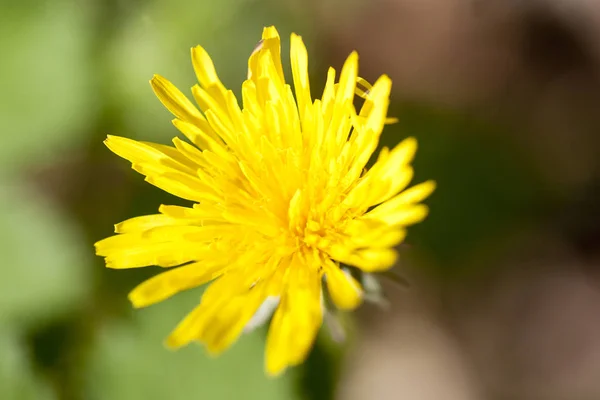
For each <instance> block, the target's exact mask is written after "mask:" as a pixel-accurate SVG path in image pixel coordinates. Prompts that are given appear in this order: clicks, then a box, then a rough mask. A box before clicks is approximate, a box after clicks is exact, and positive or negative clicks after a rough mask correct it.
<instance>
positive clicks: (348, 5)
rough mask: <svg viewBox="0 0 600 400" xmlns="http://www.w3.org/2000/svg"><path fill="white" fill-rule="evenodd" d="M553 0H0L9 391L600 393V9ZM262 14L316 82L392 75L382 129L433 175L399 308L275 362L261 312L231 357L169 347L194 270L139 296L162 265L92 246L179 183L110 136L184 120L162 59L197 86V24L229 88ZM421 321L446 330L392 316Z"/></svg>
mask: <svg viewBox="0 0 600 400" xmlns="http://www.w3.org/2000/svg"><path fill="white" fill-rule="evenodd" d="M517 3H518V4H517ZM557 3H559V2H558V1H556V2H554V1H550V0H548V1H537V2H512V1H508V2H503V1H499V0H498V1H494V0H490V1H467V0H464V1H463V0H452V1H442V0H439V1H438V0H428V1H423V2H422V3H419V2H412V1H408V0H374V1H366V0H353V1H351V2H343V1H341V0H340V1H338V0H330V1H327V0H326V1H323V2H319V1H301V0H283V1H281V0H279V1H277V0H221V1H208V0H195V1H191V0H171V1H167V0H55V1H43V0H25V1H20V2H17V1H11V0H2V1H1V2H0V49H1V50H2V57H1V58H0V60H1V61H0V124H1V125H0V126H1V127H2V130H1V132H0V239H1V240H0V254H1V255H2V262H1V265H0V399H24V400H25V399H56V400H58V399H60V400H63V399H65V400H66V399H73V400H75V399H97V400H105V399H110V400H120V399H123V400H136V399H144V400H149V399H167V398H169V399H200V398H201V399H211V400H212V399H261V400H263V399H264V400H266V399H323V400H325V399H333V398H344V399H361V398H367V397H373V398H377V399H380V398H381V399H386V398H390V399H392V398H406V399H417V400H420V399H442V398H443V399H454V398H456V399H461V400H463V399H471V398H473V399H521V398H522V399H531V398H536V399H546V398H547V399H565V400H578V399H581V400H586V399H590V400H593V399H597V398H600V386H599V384H598V383H597V382H596V380H597V379H595V377H597V376H598V373H600V339H598V338H600V319H599V317H598V315H600V312H598V306H599V305H600V294H598V290H597V289H598V265H599V263H600V257H599V256H600V243H599V238H600V234H599V229H598V221H599V220H600V218H599V217H600V212H599V204H600V203H599V201H598V200H600V189H598V188H599V187H600V179H599V174H598V172H599V171H600V163H599V162H598V157H597V156H598V155H600V152H599V151H598V150H599V148H600V146H599V139H598V131H599V130H600V120H599V117H598V115H599V114H598V113H597V110H598V106H600V90H599V88H600V85H599V83H600V81H599V76H600V74H599V72H600V57H599V56H598V55H599V54H600V43H599V42H598V37H600V36H598V35H595V34H596V33H597V32H596V30H597V28H595V27H596V26H600V7H598V6H597V5H596V4H595V3H594V2H585V1H573V6H572V7H571V8H569V10H567V11H565V10H564V9H563V8H561V7H560V6H558V5H557ZM596 22H598V24H596ZM267 25H276V26H277V28H278V30H279V32H280V34H281V35H282V38H283V46H284V49H283V55H284V68H288V72H289V66H287V65H286V64H287V62H288V61H287V49H288V44H289V43H288V39H289V34H290V33H291V32H297V33H299V34H301V35H302V36H303V38H304V40H305V42H306V43H307V46H308V49H309V62H310V71H311V78H312V84H313V86H314V88H315V90H314V93H318V92H319V91H320V90H321V87H322V84H323V81H324V79H325V75H326V70H327V69H326V68H327V66H329V65H333V66H334V67H336V68H339V67H340V66H341V64H342V62H343V60H344V58H345V57H346V55H347V54H349V53H350V51H352V50H354V49H357V50H358V51H359V54H360V55H361V72H362V74H363V76H365V77H366V78H367V79H369V80H371V81H372V80H374V79H375V78H376V77H377V76H378V75H380V74H382V73H387V74H389V75H390V76H391V77H392V79H393V80H394V94H393V98H392V104H391V109H390V114H391V115H392V116H397V117H398V118H399V119H400V122H399V123H398V124H396V125H392V126H389V127H387V128H386V130H385V132H384V136H383V144H384V145H388V146H393V145H395V144H396V143H398V142H399V141H400V140H401V139H403V138H405V137H407V136H409V135H410V136H416V137H417V138H418V139H419V144H420V149H419V152H418V154H417V159H416V162H415V165H416V167H415V168H416V181H422V180H425V179H430V178H431V179H435V180H437V181H438V189H437V192H436V193H435V194H434V196H433V197H432V198H431V200H429V201H428V204H429V205H430V207H431V215H430V217H429V218H428V219H427V220H426V221H425V222H424V223H422V224H420V225H418V226H416V227H414V229H412V230H411V231H410V235H409V237H408V240H407V242H408V244H409V247H408V248H404V249H403V250H402V261H401V264H400V266H399V267H398V270H399V272H400V273H401V274H403V275H405V276H407V277H408V278H409V280H410V281H411V282H412V284H411V289H410V290H408V291H403V290H401V289H399V288H397V287H394V286H393V285H392V286H389V287H387V290H388V291H389V292H390V294H389V297H390V303H391V307H390V308H389V309H388V310H387V311H385V310H380V309H378V308H374V307H372V306H368V305H367V306H365V307H364V310H363V312H359V313H357V314H356V315H354V316H352V317H351V318H352V321H350V322H349V326H351V327H352V329H351V330H352V332H350V338H351V340H349V342H348V343H346V344H344V345H339V344H334V343H333V342H332V341H331V340H330V339H329V338H328V337H327V335H322V337H320V338H319V341H318V342H317V345H316V346H315V349H314V351H313V353H312V354H311V356H310V357H309V359H308V361H307V362H306V363H305V364H304V365H302V366H300V367H297V368H294V369H291V370H289V371H288V372H287V373H286V374H285V375H284V376H283V377H281V378H278V379H268V378H266V377H265V376H264V373H263V347H264V336H265V330H264V329H262V330H260V329H259V330H257V331H256V332H254V333H252V334H249V335H246V336H244V337H243V338H242V339H241V340H240V341H239V342H238V343H237V344H236V345H235V346H234V347H233V348H232V349H231V350H229V351H228V352H227V353H226V354H225V355H223V356H222V357H220V358H218V359H211V358H209V357H207V356H206V355H205V354H204V352H203V351H202V349H201V348H200V347H198V346H189V347H188V348H185V349H182V350H180V351H178V352H171V351H168V350H166V349H165V348H164V347H163V346H162V340H163V338H164V337H165V336H166V335H167V334H168V332H169V331H170V329H171V328H172V327H173V326H174V325H175V324H176V322H177V321H178V320H180V319H181V318H182V317H183V316H184V315H185V314H186V312H187V311H188V310H190V309H191V307H192V305H193V304H195V302H196V301H197V299H198V296H199V295H200V293H201V291H200V290H192V291H190V292H188V293H185V294H181V295H179V296H177V297H176V298H174V299H172V300H169V301H167V302H164V303H162V304H158V305H156V306H153V307H151V308H149V309H144V310H137V311H134V310H132V309H131V307H130V305H129V303H128V302H127V298H126V294H127V292H128V291H129V290H130V289H131V288H132V287H134V286H135V285H136V284H137V283H139V282H141V281H142V280H143V279H145V278H147V277H149V276H151V275H153V274H154V273H155V272H156V270H154V269H153V268H147V269H143V270H136V271H111V270H106V269H105V268H104V266H103V262H102V259H100V258H98V257H96V256H95V255H94V249H93V243H94V242H95V241H97V240H99V239H101V238H103V237H106V236H108V235H110V234H112V228H113V224H115V223H117V222H119V221H122V220H124V219H127V218H129V217H132V216H137V215H142V214H148V213H154V212H156V210H157V208H158V205H159V204H162V203H168V204H185V202H182V201H181V200H179V199H174V198H172V197H170V196H169V195H167V194H165V193H162V192H160V191H159V190H158V189H156V188H154V187H151V186H150V185H146V184H144V183H143V179H142V178H141V176H139V175H137V174H136V173H134V172H133V171H132V170H131V169H129V166H128V164H127V163H126V162H124V161H123V160H120V159H118V157H116V156H114V155H113V154H111V153H110V152H109V151H108V150H107V149H106V148H105V147H104V146H103V144H102V140H103V139H104V138H105V136H106V135H107V134H116V135H120V136H126V137H130V138H135V139H139V140H147V141H156V142H159V143H169V142H170V140H171V138H172V137H173V136H174V135H175V134H176V131H175V129H174V128H173V126H172V125H171V123H170V119H171V118H170V116H169V114H168V112H167V111H166V110H164V109H163V107H162V105H161V104H160V102H159V101H158V100H157V99H156V98H155V97H154V95H153V94H152V91H151V89H150V86H149V84H148V80H149V79H150V78H151V77H152V75H153V74H154V73H159V74H161V75H163V76H166V77H168V78H169V79H170V80H171V81H173V82H174V83H175V84H176V85H177V86H178V87H180V88H182V89H184V88H186V87H191V86H192V85H193V84H194V74H193V70H192V67H191V62H190V60H189V48H190V47H192V46H194V45H196V44H202V45H203V46H204V47H205V48H206V49H207V50H208V51H209V53H210V54H211V56H212V57H213V59H214V61H215V64H216V67H217V70H218V72H219V74H220V76H221V79H222V80H223V82H224V83H225V84H226V85H227V86H228V87H230V88H233V89H234V91H236V93H239V87H240V85H241V82H242V81H243V80H244V79H245V76H246V65H247V64H246V62H247V57H248V56H249V54H250V52H251V51H252V49H253V48H254V46H255V45H256V43H257V41H258V40H259V38H260V34H261V30H262V27H263V26H267ZM548 277H551V279H550V278H548ZM597 314H598V315H597ZM415 321H421V322H422V321H432V322H431V325H426V327H424V328H423V327H422V328H420V329H424V332H426V333H427V334H428V335H429V334H431V335H434V336H435V337H436V338H439V337H443V338H444V340H443V343H444V345H443V350H440V351H438V350H435V349H437V347H435V346H433V347H432V346H431V343H430V342H427V340H426V339H425V338H426V337H429V336H427V335H425V336H421V335H420V334H418V332H420V331H419V330H416V331H412V330H411V331H410V332H412V333H410V332H409V334H408V336H407V334H406V331H403V330H402V329H404V328H401V330H400V331H399V332H400V333H398V334H396V333H395V332H397V331H395V330H393V329H392V328H389V327H394V326H400V327H407V326H408V327H411V326H415V325H414V323H415ZM421 322H419V324H420V323H421ZM419 326H421V325H419ZM411 329H412V328H411ZM415 332H417V333H415ZM541 338H543V340H542V339H541ZM436 340H437V339H436ZM374 343H375V344H379V345H381V346H384V347H383V348H385V349H387V350H385V351H381V352H379V351H378V350H377V349H374V348H372V347H370V346H372V345H373V344H374ZM436 343H437V342H436ZM432 349H433V350H432ZM448 351H450V353H451V354H452V356H451V357H450V356H449V357H450V358H451V361H448V359H447V358H443V359H438V358H437V357H438V356H440V354H442V353H443V354H446V353H447V352H448ZM396 355H397V357H396ZM373 357H375V360H372V358H373ZM444 357H445V356H444ZM424 360H428V361H427V362H425V361H424ZM457 365H458V366H457ZM454 368H457V369H460V370H461V371H464V373H463V375H464V376H467V378H465V379H464V381H465V382H466V383H465V382H463V381H462V380H460V382H461V383H460V384H458V383H457V380H456V379H454V378H452V376H450V375H448V376H446V375H445V374H447V373H448V370H450V371H451V372H452V373H454V372H453V369H454ZM463 375H461V376H463ZM403 377H404V378H403ZM408 377H410V379H408ZM444 379H445V380H444ZM461 379H462V378H461ZM553 385H554V386H553ZM426 387H428V389H427V390H425V389H424V388H426ZM433 387H436V388H438V389H436V390H437V391H436V390H433V389H432V388H433ZM401 395H402V396H401ZM453 396H455V397H453Z"/></svg>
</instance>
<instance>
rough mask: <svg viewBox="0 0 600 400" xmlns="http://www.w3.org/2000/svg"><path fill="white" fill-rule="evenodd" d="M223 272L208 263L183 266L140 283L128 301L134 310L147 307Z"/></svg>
mask: <svg viewBox="0 0 600 400" xmlns="http://www.w3.org/2000/svg"><path fill="white" fill-rule="evenodd" d="M223 271H224V267H223V266H222V265H219V264H214V263H212V264H211V263H210V261H208V262H206V261H201V262H195V263H192V264H188V265H183V266H181V267H177V268H175V269H173V270H170V271H167V272H163V273H161V274H158V275H156V276H154V277H152V278H150V279H148V280H146V281H144V282H142V283H141V284H140V285H138V286H137V287H136V288H135V289H133V290H132V291H131V292H130V293H129V300H130V301H131V303H132V304H133V306H134V307H136V308H141V307H147V306H149V305H152V304H155V303H158V302H160V301H163V300H165V299H167V298H169V297H171V296H173V295H175V294H177V293H179V292H182V291H184V290H187V289H191V288H194V287H197V286H200V285H202V284H204V283H206V282H208V281H211V280H213V279H215V278H216V277H217V276H218V275H220V274H221V273H222V272H223Z"/></svg>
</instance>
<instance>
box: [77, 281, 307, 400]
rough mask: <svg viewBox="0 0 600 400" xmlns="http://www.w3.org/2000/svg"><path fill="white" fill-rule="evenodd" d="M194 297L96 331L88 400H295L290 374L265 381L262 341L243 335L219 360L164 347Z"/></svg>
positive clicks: (193, 347)
mask: <svg viewBox="0 0 600 400" xmlns="http://www.w3.org/2000/svg"><path fill="white" fill-rule="evenodd" d="M199 295H200V293H199V291H198V290H192V291H190V292H187V293H182V294H180V295H178V296H176V297H175V298H173V299H170V300H167V301H165V302H163V303H160V304H157V305H154V306H152V307H150V308H148V309H144V310H136V311H133V313H134V322H133V323H128V322H125V321H119V322H116V321H115V322H113V323H110V324H108V325H105V326H103V327H102V328H100V329H99V333H98V338H97V342H96V343H95V344H94V347H93V349H92V353H91V358H90V360H91V368H90V370H89V371H87V375H86V377H87V383H86V385H87V386H86V387H87V393H88V397H86V398H89V399H92V400H104V399H111V400H138V399H139V400H153V399H156V400H159V399H161V400H163V399H175V400H177V399H182V400H183V399H186V400H187V399H196V398H198V399H199V398H203V399H211V400H219V399H244V400H252V399H260V400H269V399H277V400H279V399H289V400H293V399H297V398H298V397H297V396H296V395H294V393H293V383H292V379H291V378H292V375H293V373H294V371H289V372H288V373H287V374H286V375H283V376H282V377H280V378H276V379H270V378H268V377H266V376H265V374H264V368H263V352H264V338H263V337H264V335H263V332H262V331H261V330H258V331H256V332H253V333H251V334H248V335H244V336H242V337H241V338H240V340H239V341H238V342H237V343H236V344H235V345H234V346H233V347H232V348H231V349H229V350H228V351H226V352H225V353H224V354H222V355H221V356H219V357H218V358H210V357H208V356H207V355H205V353H204V350H203V349H202V348H201V347H200V346H198V345H190V346H188V347H186V348H183V349H180V350H178V351H175V352H174V351H171V350H168V349H166V348H165V347H164V346H163V341H164V339H165V337H166V336H167V335H168V333H169V332H170V331H171V330H172V329H173V328H174V327H175V325H176V324H177V323H178V322H179V320H180V319H182V318H183V317H184V315H185V314H186V313H187V312H189V311H191V310H192V308H193V307H194V305H196V304H197V302H198V298H199Z"/></svg>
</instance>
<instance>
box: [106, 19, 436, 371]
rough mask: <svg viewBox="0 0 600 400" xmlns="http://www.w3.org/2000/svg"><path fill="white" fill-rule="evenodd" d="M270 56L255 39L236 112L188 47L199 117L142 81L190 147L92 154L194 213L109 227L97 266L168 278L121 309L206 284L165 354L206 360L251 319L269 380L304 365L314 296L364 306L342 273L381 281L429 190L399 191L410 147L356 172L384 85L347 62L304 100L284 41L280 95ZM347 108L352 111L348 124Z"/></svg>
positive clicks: (317, 309) (296, 41) (164, 213)
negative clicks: (198, 347) (195, 346)
mask: <svg viewBox="0 0 600 400" xmlns="http://www.w3.org/2000/svg"><path fill="white" fill-rule="evenodd" d="M280 51H281V50H280V39H279V34H278V33H277V31H276V30H275V28H274V27H268V28H265V29H264V31H263V35H262V40H261V41H260V42H259V45H258V46H257V47H256V48H255V50H254V51H253V52H252V54H251V55H250V58H249V60H248V79H247V80H246V81H245V82H244V83H243V85H242V105H243V106H242V107H240V105H239V103H238V100H237V99H236V96H235V95H234V94H233V92H232V91H231V90H228V89H226V88H225V87H224V85H223V84H222V83H221V81H220V80H219V78H218V76H217V73H216V72H215V68H214V65H213V62H212V60H211V58H210V57H209V55H208V54H207V52H206V51H205V50H204V49H203V48H202V47H200V46H198V47H194V48H193V49H192V63H193V66H194V70H195V72H196V75H197V77H198V81H199V84H197V85H195V86H194V87H192V90H191V91H192V95H193V97H194V100H195V101H196V103H197V105H198V107H196V106H195V105H194V104H193V103H192V102H191V101H190V100H189V99H188V98H187V97H186V96H185V95H184V94H183V93H181V91H179V90H178V89H177V88H176V87H175V86H174V85H173V84H172V83H170V82H169V81H168V80H166V79H165V78H163V77H161V76H158V75H156V76H154V78H152V80H151V81H150V83H151V85H152V88H153V90H154V92H155V93H156V95H157V96H158V98H159V99H160V101H161V102H162V103H163V104H164V106H165V107H166V108H167V109H168V110H169V111H170V112H171V113H173V115H174V116H175V119H174V120H173V124H174V125H175V126H176V127H177V129H178V130H179V131H181V133H182V134H183V135H184V136H185V137H186V138H187V139H188V140H189V142H191V144H190V143H188V142H187V141H184V140H182V139H180V138H177V137H176V138H175V139H173V144H174V147H173V146H166V145H160V144H154V143H147V142H138V141H134V140H131V139H126V138H123V137H117V136H109V137H108V138H107V139H106V141H105V143H106V145H107V146H108V148H109V149H110V150H112V151H113V152H114V153H116V154H117V155H119V156H121V157H123V158H125V159H127V160H129V161H130V162H131V163H132V166H133V169H134V170H136V171H137V172H139V173H141V174H142V175H145V177H146V181H148V182H149V183H151V184H153V185H155V186H157V187H159V188H160V189H163V190H165V191H166V192H169V193H171V194H173V195H175V196H178V197H181V198H183V199H187V200H189V201H191V202H193V205H191V206H190V207H181V206H173V205H162V206H160V207H159V210H158V211H159V213H158V214H155V215H146V216H141V217H135V218H131V219H128V220H126V221H124V222H121V223H120V224H117V225H116V226H115V232H116V233H117V234H116V235H115V236H112V237H109V238H107V239H104V240H101V241H100V242H98V243H96V245H95V246H96V252H97V254H98V255H100V256H103V257H105V261H106V266H107V267H108V268H116V269H122V268H137V267H144V266H150V265H157V266H160V267H164V268H167V269H168V270H167V271H166V272H163V273H161V274H158V275H156V276H155V277H153V278H151V279H149V280H147V281H145V282H143V283H141V284H140V285H139V286H137V287H136V288H135V289H133V291H132V292H131V293H130V294H129V298H130V300H131V302H132V303H133V305H134V307H146V306H149V305H151V304H154V303H157V302H160V301H162V300H165V299H167V298H169V297H171V296H173V295H175V294H176V293H178V292H181V291H184V290H187V289H191V288H195V287H198V286H200V285H203V284H205V283H207V282H212V283H211V284H210V286H209V287H208V288H207V289H206V291H205V292H204V294H203V295H202V298H201V300H200V303H199V305H198V306H197V307H196V308H195V309H194V310H192V311H191V312H190V313H189V314H188V315H187V317H185V318H184V319H183V321H181V323H180V324H179V325H178V326H177V327H176V328H175V329H174V331H173V332H172V333H171V334H170V336H169V337H168V339H167V345H168V346H170V347H173V348H177V347H180V346H184V345H186V344H188V343H190V342H192V341H198V342H200V343H203V344H204V345H205V347H206V349H207V351H208V352H209V353H211V354H218V353H220V352H222V351H223V350H225V349H227V348H228V347H230V346H231V345H232V343H233V342H235V341H236V340H237V338H238V337H239V336H240V335H241V334H242V332H244V330H245V329H246V328H248V327H249V326H252V325H253V324H255V323H256V320H257V319H259V320H262V321H265V320H267V319H268V318H272V319H271V322H270V326H269V331H268V335H267V342H266V350H265V352H266V355H265V367H266V371H267V373H269V374H271V375H276V374H279V373H281V372H282V371H283V370H285V369H286V368H287V367H288V366H292V365H296V364H299V363H301V362H302V361H303V360H304V359H305V358H306V355H307V353H308V351H309V350H310V348H311V346H312V344H313V342H314V340H315V337H316V335H317V332H318V330H319V328H320V327H321V325H322V321H323V314H324V312H325V310H324V308H325V303H326V302H325V301H324V298H327V299H329V300H330V302H331V303H332V304H333V305H335V307H337V308H338V309H341V310H350V309H354V308H356V307H357V306H358V305H359V304H360V303H361V300H362V298H363V289H362V288H361V285H360V283H359V282H358V281H357V280H356V279H355V278H354V277H353V276H352V274H350V273H347V271H346V270H345V268H350V269H355V270H357V271H362V272H366V273H372V272H379V271H384V270H387V269H389V268H390V267H391V266H392V265H393V264H394V262H395V261H396V257H397V254H396V251H395V250H394V246H396V245H397V244H399V243H401V242H402V241H403V239H404V237H405V235H406V227H407V226H409V225H411V224H414V223H417V222H420V221H421V220H423V219H424V218H425V216H426V215H427V212H428V209H427V207H426V206H425V205H423V204H419V203H420V202H421V201H422V200H423V199H425V198H426V197H427V196H428V195H429V194H430V193H431V192H432V191H433V190H434V187H435V184H434V183H433V182H432V181H427V182H424V183H421V184H418V185H416V186H413V187H411V188H409V189H406V187H407V186H408V184H409V183H410V181H411V179H412V176H413V170H412V168H411V166H410V162H411V161H412V159H413V157H414V154H415V151H416V146H417V145H416V141H415V140H414V139H413V138H409V139H406V140H404V141H402V142H401V143H400V144H399V145H398V146H396V147H395V148H393V149H392V150H389V149H387V148H384V149H383V150H382V151H381V152H380V154H379V156H378V158H377V160H376V161H375V163H374V164H373V166H372V167H371V168H370V169H369V170H366V165H367V163H368V161H369V159H370V158H371V156H372V154H373V152H374V151H375V149H376V148H377V146H378V142H379V137H380V134H381V131H382V130H383V127H384V125H385V124H386V122H389V121H388V120H387V119H386V115H387V109H388V103H389V95H390V89H391V81H390V79H389V78H388V77H387V76H381V77H380V78H379V79H378V80H377V81H376V82H375V83H374V84H373V85H372V86H371V85H370V84H369V83H367V82H366V81H365V80H364V79H362V78H360V77H359V76H358V75H357V74H358V56H357V54H356V53H352V54H350V56H349V57H348V59H347V60H346V61H345V63H344V65H343V67H342V70H341V73H340V75H339V80H338V82H337V83H336V82H335V80H336V71H335V70H334V69H333V68H330V69H329V71H328V74H327V82H326V84H325V88H324V90H323V94H322V96H321V98H320V99H317V100H314V101H313V100H312V97H311V92H310V87H309V81H308V70H307V65H308V57H307V51H306V48H305V46H304V44H303V42H302V39H301V38H300V36H297V35H295V34H292V35H291V49H290V61H291V67H292V68H291V69H292V76H293V83H294V89H293V90H292V88H291V87H290V85H289V84H287V83H286V81H285V79H284V74H283V69H282V65H281V55H280ZM356 95H358V96H360V97H362V98H363V99H364V102H363V104H362V107H361V108H360V110H359V111H358V112H357V111H356V108H355V106H354V100H355V96H356ZM343 268H344V269H343ZM323 286H326V290H325V289H324V287H323Z"/></svg>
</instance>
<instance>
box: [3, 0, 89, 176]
mask: <svg viewBox="0 0 600 400" xmlns="http://www.w3.org/2000/svg"><path fill="white" fill-rule="evenodd" d="M0 13H1V14H2V23H1V24H0V49H2V52H3V54H5V55H8V56H4V57H3V58H2V62H1V63H0V88H1V90H0V121H2V134H1V135H0V168H2V169H6V168H11V169H12V168H17V167H21V166H22V165H23V164H25V163H30V162H31V161H32V159H35V160H36V161H37V162H39V161H40V158H47V157H58V156H59V153H58V152H57V148H62V149H67V148H70V147H71V146H73V147H74V146H76V145H77V144H81V142H82V141H83V140H85V139H86V138H87V137H88V135H85V134H83V135H82V132H81V130H82V129H83V125H84V123H85V122H86V120H87V119H88V117H89V115H90V113H91V112H93V104H92V99H93V97H92V96H93V93H90V91H89V90H88V89H89V68H88V66H89V62H88V61H89V59H88V57H87V53H86V46H87V43H88V36H89V34H88V33H89V30H86V29H85V27H86V7H85V3H81V2H74V1H64V0H59V1H55V2H39V3H34V4H30V5H29V7H25V6H23V7H17V6H14V7H11V6H5V7H3V8H2V9H1V10H0ZM60 156H61V157H63V156H64V154H60Z"/></svg>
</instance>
